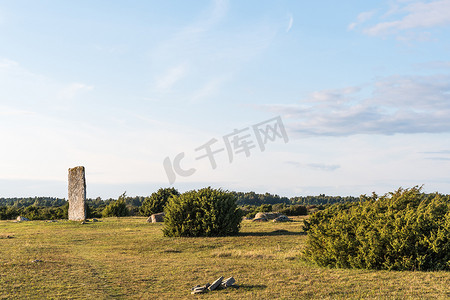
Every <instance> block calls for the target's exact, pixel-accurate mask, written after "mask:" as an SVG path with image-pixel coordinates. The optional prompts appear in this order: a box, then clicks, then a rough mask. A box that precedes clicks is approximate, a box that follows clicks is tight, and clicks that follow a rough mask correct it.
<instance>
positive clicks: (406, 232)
mask: <svg viewBox="0 0 450 300" xmlns="http://www.w3.org/2000/svg"><path fill="white" fill-rule="evenodd" d="M305 229H306V230H307V232H308V239H307V244H306V248H305V250H304V254H305V255H306V257H309V258H310V259H311V260H313V261H314V262H316V263H317V264H319V265H322V266H331V267H344V268H366V269H387V270H450V197H449V196H448V195H446V196H444V195H441V194H437V193H436V194H424V193H422V192H421V189H420V188H418V187H414V188H411V189H406V190H404V189H399V190H397V191H396V192H393V193H389V194H387V195H385V196H382V197H378V196H377V195H375V194H374V195H373V196H372V197H366V196H361V201H360V202H359V203H347V204H340V205H333V206H331V207H329V208H327V209H325V210H324V211H320V212H317V213H315V214H313V215H312V216H311V218H310V219H309V222H306V224H305Z"/></svg>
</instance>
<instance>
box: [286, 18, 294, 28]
mask: <svg viewBox="0 0 450 300" xmlns="http://www.w3.org/2000/svg"><path fill="white" fill-rule="evenodd" d="M292 25H294V17H293V16H292V15H291V14H289V22H288V26H287V28H286V32H289V31H291V29H292Z"/></svg>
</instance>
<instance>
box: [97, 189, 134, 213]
mask: <svg viewBox="0 0 450 300" xmlns="http://www.w3.org/2000/svg"><path fill="white" fill-rule="evenodd" d="M125 198H126V193H123V194H122V195H121V196H120V197H119V199H117V201H114V202H111V203H110V204H109V205H107V206H106V207H105V209H104V210H103V211H102V216H103V217H126V216H128V215H129V211H128V207H127V204H126V202H125Z"/></svg>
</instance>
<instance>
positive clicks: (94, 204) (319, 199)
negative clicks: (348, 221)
mask: <svg viewBox="0 0 450 300" xmlns="http://www.w3.org/2000/svg"><path fill="white" fill-rule="evenodd" d="M232 193H233V194H235V195H236V197H237V204H238V205H240V206H244V205H255V206H261V205H264V204H288V205H325V204H335V203H344V202H353V201H359V197H352V196H347V197H341V196H326V195H324V194H321V195H318V196H299V197H292V198H287V197H280V196H278V195H273V194H270V193H265V194H257V193H255V192H246V193H244V192H232ZM125 199H126V204H127V206H129V207H130V208H134V207H137V208H139V207H140V206H141V205H142V202H144V199H145V197H143V196H136V197H128V196H127V197H126V198H125ZM116 200H117V199H113V198H109V199H106V200H102V199H101V198H100V197H97V198H95V199H93V198H88V199H86V202H87V204H88V206H89V207H90V208H92V209H97V208H101V207H105V206H107V205H108V204H110V203H111V202H113V201H116ZM66 204H67V200H66V199H64V198H55V197H28V198H0V206H12V207H15V208H25V207H29V206H35V207H60V206H64V205H66Z"/></svg>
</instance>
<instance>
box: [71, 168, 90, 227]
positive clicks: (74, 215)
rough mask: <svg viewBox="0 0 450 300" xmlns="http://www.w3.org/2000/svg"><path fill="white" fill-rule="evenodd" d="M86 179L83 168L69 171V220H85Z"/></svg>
mask: <svg viewBox="0 0 450 300" xmlns="http://www.w3.org/2000/svg"><path fill="white" fill-rule="evenodd" d="M85 203H86V178H85V175H84V167H75V168H72V169H69V220H71V221H84V220H86V204H85Z"/></svg>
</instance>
